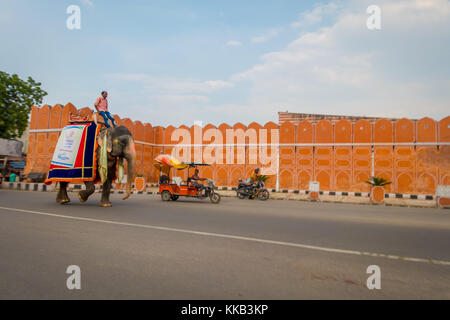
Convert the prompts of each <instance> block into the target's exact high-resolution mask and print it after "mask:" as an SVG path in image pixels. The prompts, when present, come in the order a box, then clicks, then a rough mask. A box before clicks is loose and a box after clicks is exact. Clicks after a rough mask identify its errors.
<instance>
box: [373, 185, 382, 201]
mask: <svg viewBox="0 0 450 320" xmlns="http://www.w3.org/2000/svg"><path fill="white" fill-rule="evenodd" d="M370 202H372V203H384V187H381V186H375V187H372V189H371V190H370Z"/></svg>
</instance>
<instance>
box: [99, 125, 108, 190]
mask: <svg viewBox="0 0 450 320" xmlns="http://www.w3.org/2000/svg"><path fill="white" fill-rule="evenodd" d="M106 136H107V135H106V134H105V135H104V137H103V143H102V147H101V149H100V161H99V166H98V169H99V171H100V178H101V180H102V184H103V183H105V181H106V179H107V177H108V150H107V149H108V148H107V143H108V142H107V140H106Z"/></svg>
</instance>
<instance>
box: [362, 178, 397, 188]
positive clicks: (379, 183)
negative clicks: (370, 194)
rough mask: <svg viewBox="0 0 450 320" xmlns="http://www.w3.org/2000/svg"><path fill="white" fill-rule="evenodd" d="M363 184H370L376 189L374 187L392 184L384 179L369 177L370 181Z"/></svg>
mask: <svg viewBox="0 0 450 320" xmlns="http://www.w3.org/2000/svg"><path fill="white" fill-rule="evenodd" d="M364 182H365V183H368V184H370V185H371V186H372V187H376V186H380V187H383V186H385V185H388V184H391V183H392V182H389V181H387V180H386V179H384V178H379V177H371V178H370V180H367V181H364Z"/></svg>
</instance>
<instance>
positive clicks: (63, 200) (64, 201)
mask: <svg viewBox="0 0 450 320" xmlns="http://www.w3.org/2000/svg"><path fill="white" fill-rule="evenodd" d="M69 202H70V200H69V199H62V200H59V201H58V203H59V204H64V203H69Z"/></svg>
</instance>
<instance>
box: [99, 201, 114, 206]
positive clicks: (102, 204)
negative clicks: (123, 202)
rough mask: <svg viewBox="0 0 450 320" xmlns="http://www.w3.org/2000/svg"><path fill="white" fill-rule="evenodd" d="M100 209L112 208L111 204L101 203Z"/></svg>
mask: <svg viewBox="0 0 450 320" xmlns="http://www.w3.org/2000/svg"><path fill="white" fill-rule="evenodd" d="M100 207H112V204H111V202H102V203H100Z"/></svg>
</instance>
